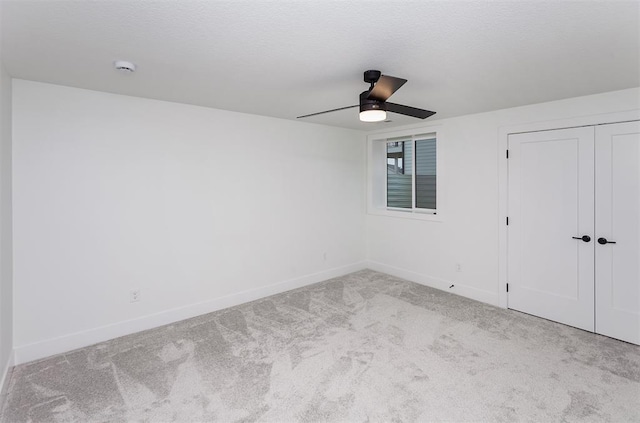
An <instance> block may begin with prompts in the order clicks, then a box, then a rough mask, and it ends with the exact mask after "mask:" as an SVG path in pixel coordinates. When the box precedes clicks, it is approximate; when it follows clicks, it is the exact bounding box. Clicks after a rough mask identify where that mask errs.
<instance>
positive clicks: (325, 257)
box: [322, 253, 327, 261]
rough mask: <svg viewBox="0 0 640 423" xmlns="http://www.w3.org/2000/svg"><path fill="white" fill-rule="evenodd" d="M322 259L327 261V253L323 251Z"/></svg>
mask: <svg viewBox="0 0 640 423" xmlns="http://www.w3.org/2000/svg"><path fill="white" fill-rule="evenodd" d="M322 259H323V260H324V261H327V253H323V254H322Z"/></svg>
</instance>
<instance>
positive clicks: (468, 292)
mask: <svg viewBox="0 0 640 423" xmlns="http://www.w3.org/2000/svg"><path fill="white" fill-rule="evenodd" d="M367 267H368V268H369V269H371V270H375V271H377V272H382V273H386V274H389V275H391V276H396V277H398V278H402V279H406V280H408V281H411V282H415V283H419V284H420V285H425V286H429V287H431V288H436V289H439V290H441V291H446V292H450V293H452V294H457V295H461V296H463V297H467V298H471V299H472V300H476V301H481V302H483V303H487V304H491V305H494V306H499V295H498V293H497V292H492V291H486V290H484V289H478V288H474V287H472V286H468V285H462V284H460V283H458V282H451V281H447V280H444V279H440V278H434V277H432V276H428V275H424V274H422V273H416V272H413V271H411V270H406V269H401V268H399V267H395V266H390V265H388V264H384V263H380V262H377V261H371V260H369V261H367ZM451 285H453V288H450V286H451Z"/></svg>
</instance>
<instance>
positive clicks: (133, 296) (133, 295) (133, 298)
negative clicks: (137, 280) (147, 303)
mask: <svg viewBox="0 0 640 423" xmlns="http://www.w3.org/2000/svg"><path fill="white" fill-rule="evenodd" d="M129 301H130V302H132V303H137V302H138V301H140V290H139V289H132V290H131V291H129Z"/></svg>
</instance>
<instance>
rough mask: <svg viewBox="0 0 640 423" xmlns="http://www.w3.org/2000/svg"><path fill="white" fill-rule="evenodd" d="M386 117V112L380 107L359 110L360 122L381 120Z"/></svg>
mask: <svg viewBox="0 0 640 423" xmlns="http://www.w3.org/2000/svg"><path fill="white" fill-rule="evenodd" d="M386 119H387V112H386V111H384V110H380V109H372V110H364V111H362V112H360V120H361V121H362V122H382V121H383V120H386Z"/></svg>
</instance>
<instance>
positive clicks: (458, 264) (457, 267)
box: [456, 263, 462, 272]
mask: <svg viewBox="0 0 640 423" xmlns="http://www.w3.org/2000/svg"><path fill="white" fill-rule="evenodd" d="M456 272H462V265H461V264H460V263H456Z"/></svg>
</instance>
